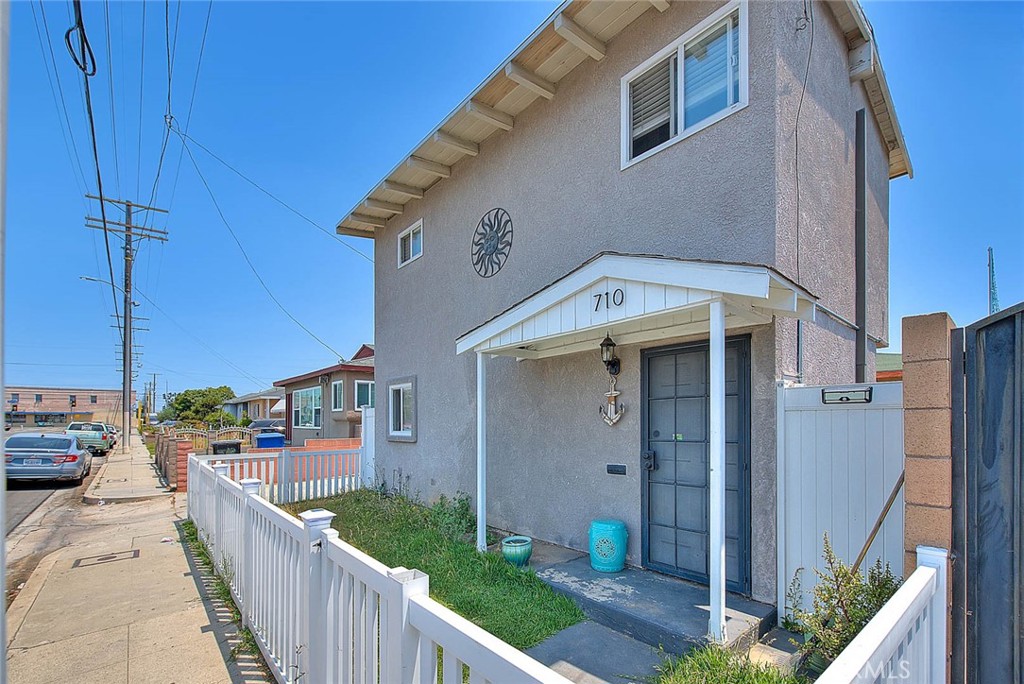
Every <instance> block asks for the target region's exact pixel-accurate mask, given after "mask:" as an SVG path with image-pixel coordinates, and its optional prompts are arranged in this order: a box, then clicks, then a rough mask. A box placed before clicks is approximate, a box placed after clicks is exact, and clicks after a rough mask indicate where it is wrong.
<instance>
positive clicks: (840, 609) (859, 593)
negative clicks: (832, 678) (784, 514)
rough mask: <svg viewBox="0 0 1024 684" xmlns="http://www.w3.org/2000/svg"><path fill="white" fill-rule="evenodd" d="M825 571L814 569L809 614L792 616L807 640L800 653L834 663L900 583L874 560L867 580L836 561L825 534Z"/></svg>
mask: <svg viewBox="0 0 1024 684" xmlns="http://www.w3.org/2000/svg"><path fill="white" fill-rule="evenodd" d="M822 556H823V557H824V559H825V570H824V571H821V570H818V569H815V570H814V573H815V574H816V575H817V576H818V585H817V586H816V587H815V588H814V604H813V609H812V610H811V611H810V612H806V611H804V610H802V609H800V608H796V609H794V611H793V613H794V616H795V618H796V620H797V623H798V625H799V631H800V632H802V633H803V634H804V636H805V637H807V638H806V639H805V641H804V643H803V644H801V645H800V650H801V652H802V653H804V654H812V655H817V656H820V657H821V658H823V659H825V661H826V662H828V661H832V660H835V658H836V656H838V655H839V654H840V653H841V652H842V651H843V649H844V648H846V647H847V646H849V644H850V642H851V641H853V639H854V637H856V636H857V634H858V633H859V632H860V630H862V629H863V628H864V626H865V625H866V624H868V622H869V621H870V620H871V618H873V617H874V616H875V614H876V613H878V611H879V610H881V608H882V606H884V605H885V603H886V601H888V600H889V599H890V598H892V596H893V594H895V593H896V590H897V589H899V588H900V584H901V583H902V580H901V579H899V578H898V577H896V576H895V575H893V573H892V570H891V569H890V568H889V564H888V563H886V564H885V566H884V567H883V566H882V561H881V560H877V561H875V564H874V566H872V567H870V568H868V576H867V580H866V581H865V580H864V576H863V575H862V574H861V572H860V570H858V569H856V568H852V567H850V566H848V565H846V564H845V563H843V562H842V561H841V560H839V559H838V558H836V554H835V552H834V551H833V550H832V544H831V543H830V542H829V540H828V535H827V534H826V535H825V549H824V551H823V553H822Z"/></svg>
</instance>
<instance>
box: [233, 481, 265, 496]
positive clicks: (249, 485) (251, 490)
mask: <svg viewBox="0 0 1024 684" xmlns="http://www.w3.org/2000/svg"><path fill="white" fill-rule="evenodd" d="M238 484H240V485H242V491H243V492H245V493H246V494H256V493H258V492H259V490H260V485H262V484H263V480H261V479H259V478H258V477H247V478H245V479H242V480H239V482H238Z"/></svg>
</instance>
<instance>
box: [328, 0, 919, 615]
mask: <svg viewBox="0 0 1024 684" xmlns="http://www.w3.org/2000/svg"><path fill="white" fill-rule="evenodd" d="M812 36H813V39H812ZM910 173H911V166H910V160H909V156H908V154H907V151H906V148H905V145H904V141H903V138H902V134H901V132H900V128H899V124H898V122H897V119H896V114H895V111H894V109H893V104H892V98H891V95H890V92H889V89H888V86H887V84H886V80H885V76H884V73H883V71H882V67H881V64H880V62H879V58H878V52H877V50H876V47H875V43H874V39H873V36H872V33H871V29H870V26H869V25H868V23H867V20H866V19H865V17H864V15H863V13H862V10H861V8H860V6H859V4H858V3H857V2H856V1H855V0H849V1H836V2H832V1H829V2H821V1H820V0H812V2H810V3H809V4H806V5H805V4H800V3H792V2H746V1H744V0H733V1H731V2H726V3H722V2H680V3H675V2H673V3H669V2H665V1H664V0H650V1H649V2H648V1H644V2H625V1H622V2H596V1H591V2H587V1H585V0H574V1H571V2H567V3H565V4H563V5H562V6H561V7H559V8H558V9H557V10H556V11H555V13H554V14H553V15H552V17H551V18H550V19H549V20H547V21H546V22H545V23H544V24H543V25H542V26H541V27H540V28H539V29H537V30H536V31H535V32H534V33H533V35H531V36H529V37H528V38H527V39H526V41H525V42H524V43H523V44H522V45H521V46H520V47H519V48H518V49H517V50H516V51H515V53H514V54H512V55H511V56H510V57H509V58H508V59H507V60H506V61H505V62H504V63H503V64H502V65H501V66H500V67H499V68H498V69H496V70H495V71H494V72H493V73H492V74H491V75H490V76H489V77H488V78H487V79H486V80H485V81H484V83H483V84H481V85H480V86H479V87H478V88H477V89H476V90H474V91H473V92H472V93H471V94H470V95H469V96H468V97H467V98H466V100H465V101H464V102H463V103H462V104H460V105H459V106H458V107H457V108H456V109H455V110H454V111H453V112H452V113H451V114H450V115H449V116H448V117H447V118H446V119H445V120H444V121H442V122H441V124H440V125H439V126H438V127H437V128H436V129H435V130H433V131H431V132H430V133H429V134H428V135H427V137H426V138H425V139H424V140H423V142H422V143H421V144H419V145H418V146H417V147H416V148H415V149H414V150H413V152H412V153H411V154H410V155H409V156H408V157H407V158H405V159H404V160H402V161H401V162H400V163H399V164H398V165H397V166H396V167H395V168H394V169H393V170H392V171H391V172H390V173H389V174H388V175H387V176H386V177H385V178H384V179H383V180H381V182H380V183H379V184H377V185H376V186H374V187H373V188H372V189H370V191H369V192H368V193H367V194H366V196H365V198H364V199H363V200H362V201H361V202H360V203H359V204H358V205H357V206H356V207H354V208H353V209H352V210H351V211H350V213H348V214H347V215H346V216H345V217H344V218H343V219H342V220H341V221H340V223H339V225H338V232H339V233H342V234H346V235H354V236H365V237H370V238H373V239H374V240H375V241H376V253H377V259H376V266H375V275H376V280H375V296H376V326H377V327H376V343H377V357H376V374H377V378H378V386H379V388H380V390H379V391H380V397H379V404H378V411H377V413H378V420H377V428H376V429H377V433H376V443H377V447H376V449H377V452H376V458H377V467H378V471H379V472H381V473H383V474H384V475H385V477H388V478H391V477H394V474H395V473H400V477H402V478H403V479H407V480H408V484H409V487H410V489H411V490H412V491H419V492H421V493H422V494H423V495H424V496H426V497H432V496H435V495H437V494H439V493H449V494H450V493H452V492H455V491H457V490H461V491H465V492H469V493H471V494H475V497H476V502H477V510H478V513H479V517H480V519H481V524H482V521H483V520H484V519H486V521H487V524H491V525H494V526H497V527H499V528H502V529H508V530H512V531H515V532H518V533H522V534H528V535H532V536H534V537H536V538H538V539H542V540H548V541H551V542H555V543H558V544H562V545H565V546H568V547H572V548H575V549H583V550H585V549H586V548H587V532H588V526H589V524H590V522H591V520H593V519H595V518H618V519H621V520H623V521H625V522H626V524H627V528H628V532H629V562H630V563H632V564H635V565H638V566H642V567H645V568H649V569H651V570H656V571H659V572H663V573H669V574H672V575H677V576H681V577H684V578H688V579H691V580H695V581H698V582H705V583H708V584H709V586H710V591H711V606H712V624H711V629H710V631H711V633H712V634H720V628H721V626H722V625H723V624H724V623H723V618H722V601H724V592H725V590H726V587H728V589H729V590H731V591H735V592H739V593H743V594H747V595H750V596H752V597H753V598H755V599H758V600H761V601H764V602H769V603H775V596H776V581H777V578H776V576H775V575H776V570H775V568H776V556H775V554H776V542H775V530H776V524H775V515H776V501H775V494H776V492H775V490H776V471H775V464H776V430H775V424H776V406H775V403H776V402H775V397H776V389H775V388H776V383H777V382H779V381H783V380H795V379H799V380H802V381H803V382H805V383H808V384H827V383H853V382H855V381H864V380H868V381H870V380H873V379H874V356H875V351H876V349H877V348H880V347H885V346H886V344H887V342H886V336H887V330H888V307H887V298H888V230H889V225H888V216H889V182H890V180H892V179H894V178H898V177H900V176H904V175H910ZM613 345H614V346H613ZM482 541H483V536H482V535H481V536H479V537H478V543H482Z"/></svg>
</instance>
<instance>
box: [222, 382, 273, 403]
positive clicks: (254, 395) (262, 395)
mask: <svg viewBox="0 0 1024 684" xmlns="http://www.w3.org/2000/svg"><path fill="white" fill-rule="evenodd" d="M283 396H284V390H283V389H281V388H280V387H271V388H270V389H265V390H260V391H259V392H250V393H249V394H243V395H242V396H240V397H235V398H234V399H228V400H227V401H225V402H224V403H223V404H221V406H226V405H228V404H244V403H246V402H247V401H256V400H257V399H280V398H281V397H283Z"/></svg>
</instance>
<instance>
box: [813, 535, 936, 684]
mask: <svg viewBox="0 0 1024 684" xmlns="http://www.w3.org/2000/svg"><path fill="white" fill-rule="evenodd" d="M948 558H949V554H948V552H947V551H946V550H945V549H935V548H930V547H924V546H919V547H918V548H917V570H915V571H914V572H913V574H911V575H910V577H908V578H907V581H906V582H904V583H903V586H901V587H900V589H899V591H897V592H896V594H895V595H894V596H893V597H892V598H891V599H889V601H888V602H887V603H886V604H885V605H884V606H883V607H882V609H881V610H880V611H878V614H877V615H875V617H874V618H872V620H871V621H870V622H869V623H868V624H867V625H865V627H864V629H862V630H861V631H860V634H858V635H857V637H856V638H855V639H854V640H853V642H852V643H850V645H849V646H847V647H846V648H845V649H844V650H843V652H842V653H840V654H839V656H838V657H837V658H836V659H835V661H834V662H833V663H832V665H830V666H829V668H828V669H827V670H825V672H824V673H823V674H822V675H821V677H819V678H818V684H852V683H854V682H856V683H857V684H861V683H863V684H875V683H878V684H882V683H884V682H906V684H935V683H936V682H945V681H946V617H947V614H948V610H947V608H946V587H947V581H948V567H949V564H948Z"/></svg>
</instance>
